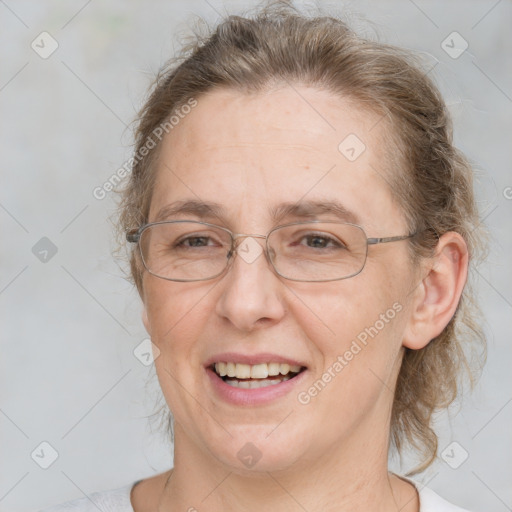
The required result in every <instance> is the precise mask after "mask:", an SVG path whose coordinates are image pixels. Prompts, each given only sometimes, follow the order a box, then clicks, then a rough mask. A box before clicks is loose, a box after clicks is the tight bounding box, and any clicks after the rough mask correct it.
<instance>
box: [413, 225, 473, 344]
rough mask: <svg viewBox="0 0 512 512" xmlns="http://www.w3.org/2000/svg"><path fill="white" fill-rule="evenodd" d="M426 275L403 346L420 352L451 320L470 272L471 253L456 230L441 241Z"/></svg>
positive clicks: (418, 291) (417, 296) (420, 287)
mask: <svg viewBox="0 0 512 512" xmlns="http://www.w3.org/2000/svg"><path fill="white" fill-rule="evenodd" d="M427 272H428V273H427V275H426V276H425V277H424V278H423V280H422V281H421V283H420V284H419V286H418V287H417V289H416V291H415V294H414V299H413V302H412V306H411V315H410V318H409V321H408V325H407V327H406V331H405V334H404V339H403V345H404V346H405V347H407V348H410V349H413V350H419V349H421V348H423V347H425V346H426V345H428V343H430V341H431V340H433V339H434V338H435V337H436V336H438V335H439V334H441V332H442V331H443V329H444V328H445V327H446V326H447V325H448V323H449V321H450V320H451V319H452V317H453V315H454V314H455V311H456V310H457V306H458V304H459V301H460V297H461V295H462V291H463V289H464V285H465V283H466V279H467V272H468V250H467V246H466V242H465V241H464V239H463V238H462V236H461V235H459V234H458V233H455V232H453V231H449V232H448V233H445V234H444V235H443V236H441V238H440V239H439V242H438V244H437V248H436V252H435V255H434V256H433V257H432V259H431V260H430V262H429V266H428V267H427Z"/></svg>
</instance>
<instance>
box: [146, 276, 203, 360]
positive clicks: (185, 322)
mask: <svg viewBox="0 0 512 512" xmlns="http://www.w3.org/2000/svg"><path fill="white" fill-rule="evenodd" d="M199 286H200V285H198V284H197V283H177V282H171V281H165V280H163V279H158V278H154V277H153V276H149V278H148V279H147V280H146V283H145V285H144V289H145V293H144V305H145V309H146V313H147V316H148V322H149V330H150V334H151V338H152V340H153V343H155V344H157V345H162V347H160V348H161V350H162V349H163V350H166V349H167V348H168V345H170V344H172V345H180V344H183V345H187V346H193V344H192V345H191V343H187V340H188V341H190V342H191V341H193V340H194V339H197V333H198V332H200V331H201V330H202V328H203V324H204V322H205V321H206V318H207V316H208V311H207V305H206V303H207V302H208V299H207V296H208V294H209V292H210V287H205V286H204V284H202V285H201V289H199ZM176 348H178V347H176Z"/></svg>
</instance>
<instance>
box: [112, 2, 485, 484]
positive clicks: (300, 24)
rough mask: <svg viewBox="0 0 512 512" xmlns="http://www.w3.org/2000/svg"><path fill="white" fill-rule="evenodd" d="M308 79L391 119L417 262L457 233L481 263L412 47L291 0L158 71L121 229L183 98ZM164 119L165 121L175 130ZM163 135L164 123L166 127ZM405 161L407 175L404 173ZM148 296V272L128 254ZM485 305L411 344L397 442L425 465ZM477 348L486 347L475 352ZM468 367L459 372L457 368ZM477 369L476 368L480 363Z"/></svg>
mask: <svg viewBox="0 0 512 512" xmlns="http://www.w3.org/2000/svg"><path fill="white" fill-rule="evenodd" d="M287 83H292V84H293V83H294V84H297V83H301V84H305V85H310V86H313V87H317V88H320V89H324V90H327V91H330V92H332V93H333V94H335V95H339V96H343V97H346V98H352V99H353V100H355V101H356V102H357V103H358V104H359V105H361V106H363V107H364V108H366V109H369V110H371V111H372V112H374V113H376V114H378V115H379V116H382V122H384V123H388V126H389V128H390V129H389V130H387V131H386V134H387V135H386V136H387V137H389V140H388V141H387V146H388V147H392V148H393V151H388V152H387V153H388V155H387V167H388V170H387V176H386V178H387V179H388V181H390V184H391V188H392V190H393V193H394V194H395V196H396V199H397V201H399V204H400V205H401V206H402V208H403V212H404V215H405V218H406V220H407V223H408V225H409V228H410V230H411V232H418V233H419V235H418V236H417V237H415V239H414V241H412V242H411V248H412V251H413V255H414V258H415V259H417V258H420V257H422V256H429V255H431V254H432V253H433V251H434V249H435V246H436V243H437V240H438V238H439V236H441V235H442V234H443V233H446V232H447V231H456V232H458V233H460V234H461V235H462V236H463V238H464V239H465V241H466V243H467V246H468V249H469V255H470V261H471V262H472V263H474V261H475V259H476V257H477V256H478V254H479V250H480V249H481V248H482V247H483V243H482V237H481V233H480V231H481V230H480V223H479V218H478V212H477V208H476V205H475V200H474V196H473V188H472V169H471V166H470V165H469V163H468V161H467V160H466V159H465V157H464V156H463V155H462V154H461V153H460V152H459V151H458V150H457V149H456V148H455V147H454V146H453V144H452V129H451V122H450V118H449V114H448V112H447V109H446V106H445V104H444V101H443V99H442V97H441V95H440V93H439V91H438V89H437V88H436V86H435V85H434V84H433V82H432V81H431V80H430V79H429V78H428V76H427V73H426V72H425V71H424V70H423V69H422V66H421V64H420V62H419V60H418V59H417V58H416V57H415V56H414V55H413V54H411V52H409V51H406V50H403V49H399V48H396V47H393V46H390V45H387V44H383V43H380V42H375V41H372V40H369V39H367V38H363V37H361V36H358V35H357V34H356V33H355V32H354V31H353V30H352V29H350V28H349V26H348V25H347V24H346V23H345V22H343V21H342V20H340V19H338V18H334V17H332V16H325V15H315V16H308V15H304V14H301V13H300V12H298V11H297V10H296V9H295V8H294V7H293V6H291V5H290V4H289V3H288V2H284V1H281V2H272V3H271V4H269V5H267V6H265V7H263V8H260V9H259V10H257V12H256V13H255V14H254V15H252V16H246V17H239V16H229V17H227V18H226V19H225V20H223V21H222V22H221V23H220V24H218V25H217V27H216V28H215V29H214V30H213V31H210V33H209V34H207V35H206V36H204V37H201V36H196V37H195V39H194V41H193V42H192V43H191V44H189V45H187V46H186V47H184V48H183V50H182V53H181V55H180V56H179V57H178V58H175V59H173V60H171V61H169V63H168V64H167V65H166V66H165V67H164V68H163V69H162V70H161V72H160V74H159V76H158V77H157V79H156V81H155V84H154V88H153V90H152V92H151V94H150V96H149V98H148V100H147V102H146V104H145V105H144V107H143V108H142V110H141V112H140V114H139V117H138V126H137V130H136V147H135V154H136V155H137V157H138V158H137V159H135V160H134V164H133V167H132V172H131V176H130V179H129V182H128V183H127V186H126V187H125V189H124V190H123V191H122V201H121V204H120V222H119V228H120V231H121V232H122V233H124V232H125V231H127V230H129V229H131V228H134V227H138V226H140V225H142V224H144V223H145V222H147V220H148V212H149V206H150V202H151V194H152V184H153V179H154V175H155V172H154V171H155V169H154V167H155V166H154V162H155V158H156V157H157V155H158V148H159V143H158V142H157V143H156V146H155V147H154V148H153V149H152V150H151V151H149V153H148V154H146V156H144V157H141V156H140V155H141V152H142V149H143V148H144V147H145V146H147V143H148V141H149V140H153V139H154V137H155V132H156V130H157V129H158V127H159V126H165V124H166V123H167V125H168V123H169V121H168V120H169V116H171V115H173V114H176V113H179V111H180V108H183V106H184V105H186V104H187V102H190V101H191V100H198V99H199V97H200V96H201V95H203V94H206V93H207V92H208V91H211V90H213V89H215V88H219V87H224V88H231V89H233V90H236V91H240V92H242V93H257V92H260V91H265V90H268V89H270V88H272V87H279V86H282V85H286V84H287ZM168 127H169V126H168ZM166 131H167V130H166ZM398 169H399V170H400V171H398ZM130 264H131V275H132V277H133V280H134V282H135V284H136V286H137V288H138V290H139V293H141V292H142V268H141V266H140V264H139V262H138V258H136V257H135V254H134V253H133V252H132V253H131V255H130ZM477 319H478V309H477V308H476V305H475V304H474V301H473V295H472V292H471V289H470V287H469V285H466V287H465V289H464V292H463V296H462V299H461V301H460V303H459V306H458V309H457V312H456V314H455V315H454V317H453V318H452V320H451V321H450V322H449V324H448V325H447V327H446V328H445V329H444V331H443V332H442V333H441V334H440V335H439V336H437V337H436V338H435V339H433V340H432V341H431V342H430V343H429V344H428V345H427V346H426V347H425V348H423V349H421V350H409V349H405V354H404V357H403V360H402V364H401V368H400V372H399V375H398V381H397V386H396V391H395V397H394V403H393V410H392V419H391V441H392V443H393V445H394V446H395V448H396V449H397V450H398V452H401V449H402V447H403V445H404V443H408V444H410V445H412V446H413V447H414V448H416V449H417V450H418V451H419V453H420V455H421V464H420V465H419V466H418V467H417V468H416V470H415V471H412V472H410V474H412V473H414V472H418V471H420V470H422V469H425V468H426V467H427V466H428V465H430V464H431V463H432V462H433V460H434V459H435V456H436V453H437V436H436V433H435V431H434V429H433V427H432V416H433V413H434V412H435V411H436V410H438V409H440V408H444V407H447V406H448V405H449V404H451V403H452V402H453V401H454V399H455V398H456V396H457V392H458V388H459V386H460V385H461V380H460V379H459V378H460V377H461V375H463V374H466V375H469V377H470V382H471V383H473V382H474V378H473V377H474V376H475V375H476V370H478V369H479V368H480V366H481V365H480V364H472V363H477V362H478V363H482V362H483V359H484V354H485V340H484V337H483V334H482V331H481V329H480V328H479V325H478V323H477ZM469 349H473V352H471V356H472V355H478V356H481V358H480V360H477V359H476V358H475V359H474V360H473V358H472V357H471V356H470V352H469ZM478 349H481V350H480V354H478V351H479V350H478ZM464 369H465V370H469V371H468V372H464V371H462V370H464ZM475 369H476V370H475Z"/></svg>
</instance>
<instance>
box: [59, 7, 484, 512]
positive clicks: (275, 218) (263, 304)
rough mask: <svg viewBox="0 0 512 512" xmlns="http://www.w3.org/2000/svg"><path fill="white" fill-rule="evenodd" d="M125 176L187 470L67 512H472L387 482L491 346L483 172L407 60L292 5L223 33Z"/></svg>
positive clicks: (427, 437) (178, 451)
mask: <svg viewBox="0 0 512 512" xmlns="http://www.w3.org/2000/svg"><path fill="white" fill-rule="evenodd" d="M133 162H134V164H133V169H132V173H131V176H130V179H129V183H128V185H127V187H126V189H125V190H124V191H123V201H122V204H121V217H120V225H121V229H122V230H123V232H125V233H126V237H127V240H128V241H129V242H130V243H131V244H132V247H133V250H132V252H131V273H132V276H133V279H134V282H135V284H136V286H137V289H138V291H139V293H140V296H141V299H142V303H143V314H142V319H143V322H144V325H145V327H146V329H147V331H148V333H149V335H150V336H151V339H152V342H153V344H154V354H155V367H156V372H157V375H158V379H159V383H160V386H161V388H162V391H163V395H164V397H165V400H166V402H167V405H168V406H169V410H170V411H171V412H172V417H173V426H174V432H173V434H174V446H175V458H174V467H173V469H172V470H169V471H167V472H165V473H163V474H161V475H158V476H156V477H153V478H149V479H146V480H142V481H139V482H136V483H135V485H133V484H130V485H128V486H126V487H123V488H121V489H116V490H114V491H110V492H105V493H98V494H96V495H93V496H91V499H93V500H94V502H95V504H96V505H93V504H91V501H89V500H87V499H84V500H79V501H76V502H73V503H71V504H69V503H68V505H67V506H69V507H71V506H74V507H77V508H73V510H89V508H90V509H91V510H92V507H93V506H94V508H96V506H99V507H100V508H102V505H105V506H106V505H107V504H108V506H110V510H116V511H135V512H150V511H151V512H154V511H166V510H188V511H195V510H197V511H201V510H207V511H210V512H213V511H228V510H248V511H253V510H254V511H261V510H270V509H272V510H274V511H295V510H307V511H330V510H336V511H342V510H343V511H345V510H347V511H348V510H350V511H363V510H364V511H367V510H373V511H398V510H400V511H402V512H418V511H421V512H441V511H457V510H462V509H460V508H458V507H456V506H454V505H451V504H449V503H447V502H446V501H445V500H443V499H442V498H441V497H439V496H438V495H436V494H435V493H434V492H433V491H431V490H429V489H427V488H424V487H422V486H421V485H420V484H418V483H417V482H415V481H414V480H412V479H410V478H407V477H402V476H398V475H396V474H393V473H390V472H389V470H388V453H389V451H390V447H391V448H394V449H397V450H400V449H402V448H403V447H404V446H405V445H412V446H413V447H415V448H416V449H417V450H418V453H419V455H420V458H421V463H420V464H419V466H418V467H417V468H415V471H416V472H417V471H420V470H422V469H424V468H426V467H427V466H428V465H429V464H430V463H431V462H432V461H433V460H434V458H435V456H436V451H437V437H436V434H435V432H434V430H433V429H432V426H431V418H432V414H433V412H434V411H435V410H437V409H439V408H442V407H446V406H447V405H449V404H450V403H451V402H452V401H453V400H454V398H455V396H456V392H457V379H458V376H459V373H460V369H461V368H462V367H463V366H464V364H465V358H464V354H463V351H462V348H461V347H462V343H464V344H465V345H467V344H468V343H470V342H471V341H473V342H474V343H475V344H476V343H478V342H482V339H481V334H480V331H479V329H478V328H475V327H474V325H473V324H472V316H471V314H470V313H471V311H470V309H469V307H468V304H469V302H470V301H469V299H470V296H469V291H468V288H467V287H465V283H466V280H467V273H468V266H469V263H470V261H471V262H472V261H473V259H474V258H475V255H476V254H477V249H478V247H479V243H480V242H479V235H478V229H477V226H478V215H477V211H476V207H475V202H474V198H473V192H472V184H471V169H470V166H469V165H468V163H467V161H466V160H465V158H464V157H463V155H461V153H460V152H459V151H458V150H457V149H455V148H454V147H453V145H452V139H451V128H450V120H449V117H448V114H447V112H446V107H445V105H444V103H443V100H442V98H441V96H440V94H439V92H438V91H437V89H436V88H435V86H434V85H433V84H432V82H431V81H430V80H429V79H428V77H427V76H426V74H425V72H424V71H423V70H421V69H420V68H419V67H418V66H417V65H416V63H415V62H414V59H413V58H412V57H411V56H410V55H408V54H407V53H406V52H404V51H402V50H399V49H397V48H394V47H390V46H387V45H384V44H381V43H375V42H371V41H368V40H365V39H362V38H360V37H358V36H356V35H355V33H354V32H352V31H351V30H350V29H349V28H348V27H347V26H346V25H345V24H344V23H343V22H341V21H339V20H337V19H332V18H325V17H318V18H307V17H304V16H302V15H300V14H298V13H297V12H295V11H294V10H293V9H292V8H290V7H287V6H285V5H284V6H283V5H279V4H277V5H273V6H271V7H268V8H266V9H263V10H261V11H260V12H259V14H258V15H257V16H255V17H252V18H240V17H230V18H228V19H227V20H225V21H224V22H222V23H221V24H220V25H219V26H218V27H217V28H216V29H215V31H214V32H213V33H212V34H211V35H210V37H209V38H207V39H205V40H204V41H198V42H197V44H196V45H195V46H193V47H191V48H189V53H188V54H186V55H185V57H184V59H183V60H182V62H181V63H180V64H179V65H178V64H173V65H172V66H170V67H169V68H168V69H166V70H164V71H163V72H162V74H161V76H160V77H159V79H158V80H157V83H156V85H155V88H154V90H153V92H152V94H151V96H150V97H149V100H148V101H147V103H146V105H145V106H144V108H143V110H142V112H141V115H140V120H139V124H138V131H137V145H136V152H135V156H134V160H133ZM413 473H414V471H413V472H411V474H413ZM67 506H66V505H64V507H63V509H60V508H59V510H67Z"/></svg>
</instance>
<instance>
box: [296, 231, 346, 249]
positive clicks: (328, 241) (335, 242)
mask: <svg viewBox="0 0 512 512" xmlns="http://www.w3.org/2000/svg"><path fill="white" fill-rule="evenodd" d="M304 240H305V244H304V243H300V244H297V245H305V246H307V247H311V248H312V249H330V248H333V249H346V248H347V246H346V245H345V244H344V243H343V242H342V241H341V240H339V239H338V238H335V237H332V236H329V235H328V234H327V233H309V234H307V235H303V236H302V237H301V238H300V241H304ZM293 245H295V244H293Z"/></svg>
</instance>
